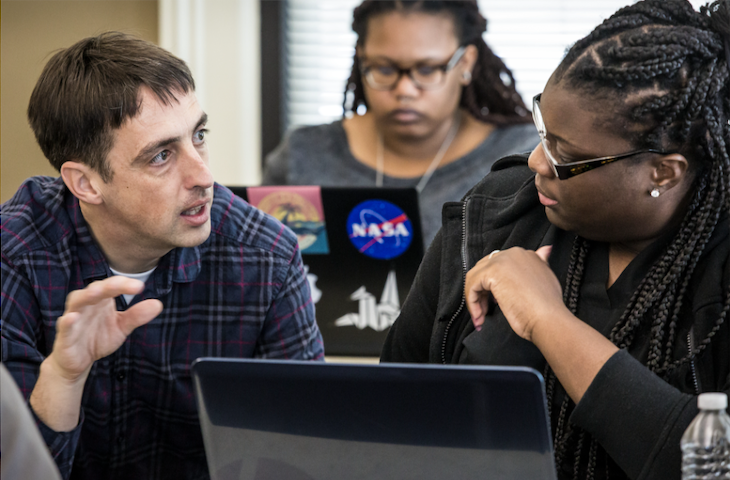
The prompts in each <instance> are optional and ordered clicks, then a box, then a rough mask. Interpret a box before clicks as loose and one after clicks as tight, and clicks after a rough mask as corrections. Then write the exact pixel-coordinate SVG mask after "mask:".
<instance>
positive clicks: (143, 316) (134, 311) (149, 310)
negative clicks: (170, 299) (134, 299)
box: [119, 299, 162, 335]
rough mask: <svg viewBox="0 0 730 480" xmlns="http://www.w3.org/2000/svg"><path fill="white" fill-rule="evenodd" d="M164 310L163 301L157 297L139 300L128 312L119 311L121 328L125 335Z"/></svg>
mask: <svg viewBox="0 0 730 480" xmlns="http://www.w3.org/2000/svg"><path fill="white" fill-rule="evenodd" d="M160 312H162V302H161V301H159V300H155V299H148V300H143V301H141V302H139V303H138V304H136V305H134V306H133V307H131V308H129V309H128V310H127V311H126V312H119V328H121V329H122V331H123V332H124V334H125V335H129V334H130V333H132V331H133V330H134V329H135V328H137V327H139V326H142V325H144V324H146V323H148V322H150V321H152V320H153V319H154V318H155V317H157V315H159V314H160Z"/></svg>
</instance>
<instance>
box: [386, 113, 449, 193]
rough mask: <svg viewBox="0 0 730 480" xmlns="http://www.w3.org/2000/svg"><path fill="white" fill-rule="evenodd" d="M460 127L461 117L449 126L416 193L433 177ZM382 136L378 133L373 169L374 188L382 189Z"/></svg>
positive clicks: (417, 186)
mask: <svg viewBox="0 0 730 480" xmlns="http://www.w3.org/2000/svg"><path fill="white" fill-rule="evenodd" d="M460 125H461V115H459V116H458V117H457V118H456V121H455V122H454V123H453V125H451V129H450V130H449V133H448V134H447V135H446V138H445V139H444V142H443V143H442V144H441V147H440V148H439V151H438V152H436V156H435V157H433V160H431V164H430V165H429V166H428V168H427V169H426V172H425V173H424V174H423V175H422V176H421V179H420V181H419V182H418V184H417V185H416V191H418V193H421V192H422V191H423V189H424V188H426V184H427V183H428V181H429V180H431V177H432V176H433V174H434V172H435V171H436V169H437V168H438V166H439V165H440V164H441V160H443V158H444V155H446V151H447V150H448V149H449V147H450V146H451V142H453V141H454V138H456V134H457V133H458V131H459V126H460ZM383 150H384V145H383V135H382V134H381V133H380V132H378V144H377V148H376V153H375V155H376V162H375V164H376V169H375V172H376V173H375V186H376V187H382V186H383V165H384V163H385V161H384V158H383Z"/></svg>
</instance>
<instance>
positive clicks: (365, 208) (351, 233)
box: [347, 200, 413, 260]
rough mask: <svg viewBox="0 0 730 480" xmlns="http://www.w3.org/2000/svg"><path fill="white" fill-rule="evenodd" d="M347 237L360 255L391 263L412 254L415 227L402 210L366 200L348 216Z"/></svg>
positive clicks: (379, 201)
mask: <svg viewBox="0 0 730 480" xmlns="http://www.w3.org/2000/svg"><path fill="white" fill-rule="evenodd" d="M347 234H348V237H349V238H350V242H352V244H353V245H354V246H355V248H356V249H357V250H358V251H359V252H360V253H362V254H364V255H367V256H368V257H372V258H377V259H380V260H390V259H391V258H395V257H397V256H398V255H401V254H402V253H403V252H405V251H406V250H408V247H409V246H410V245H411V240H413V226H412V225H411V221H410V219H409V218H408V216H407V215H406V214H405V212H404V211H403V210H401V209H400V208H399V207H398V206H396V205H394V204H392V203H390V202H386V201H385V200H366V201H364V202H362V203H360V204H359V205H357V206H356V207H355V208H353V209H352V211H351V212H350V214H349V215H348V217H347Z"/></svg>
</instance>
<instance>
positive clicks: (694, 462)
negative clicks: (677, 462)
mask: <svg viewBox="0 0 730 480" xmlns="http://www.w3.org/2000/svg"><path fill="white" fill-rule="evenodd" d="M697 406H698V407H699V409H700V413H699V414H697V416H696V417H695V419H694V420H692V423H690V424H689V427H687V430H686V431H685V432H684V435H682V443H681V445H682V480H704V479H712V480H725V479H727V480H730V416H728V414H727V412H726V408H727V395H726V394H724V393H703V394H701V395H700V396H699V397H698V398H697Z"/></svg>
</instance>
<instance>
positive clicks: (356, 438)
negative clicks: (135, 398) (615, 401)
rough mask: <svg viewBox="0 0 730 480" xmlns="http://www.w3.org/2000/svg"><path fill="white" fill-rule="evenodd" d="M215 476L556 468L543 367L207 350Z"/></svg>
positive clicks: (207, 431)
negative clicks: (301, 358) (346, 361)
mask: <svg viewBox="0 0 730 480" xmlns="http://www.w3.org/2000/svg"><path fill="white" fill-rule="evenodd" d="M193 377H194V379H195V385H196V394H197V396H198V402H199V410H200V421H201V427H202V430H203V438H204V441H205V448H206V454H207V457H208V463H209V468H210V472H211V476H212V478H213V479H224V478H226V479H228V478H235V479H246V480H253V479H255V480H263V479H269V478H271V479H274V478H276V479H278V480H286V479H302V480H305V479H318V480H319V479H322V480H326V479H363V480H367V479H381V478H383V479H389V478H399V479H400V478H418V479H420V480H423V479H440V480H442V479H446V478H468V479H472V478H500V479H518V478H519V479H525V478H530V479H554V478H555V471H554V466H553V456H552V445H551V440H550V432H549V427H548V423H547V414H546V406H545V397H544V389H543V383H542V377H541V376H540V374H539V373H537V372H535V371H534V370H530V369H527V368H519V367H487V366H481V367H474V366H434V365H397V364H388V365H338V364H321V363H309V362H287V361H272V360H238V359H236V360H234V359H200V360H198V361H197V362H196V363H195V364H194V365H193Z"/></svg>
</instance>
